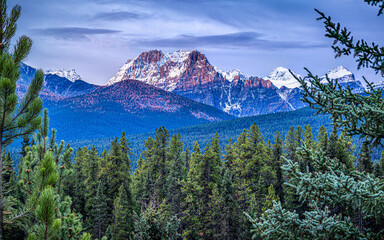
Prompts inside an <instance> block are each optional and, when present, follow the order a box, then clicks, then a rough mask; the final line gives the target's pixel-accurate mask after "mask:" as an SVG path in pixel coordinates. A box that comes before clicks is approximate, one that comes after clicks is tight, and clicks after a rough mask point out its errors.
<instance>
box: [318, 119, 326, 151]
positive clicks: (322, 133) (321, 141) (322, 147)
mask: <svg viewBox="0 0 384 240" xmlns="http://www.w3.org/2000/svg"><path fill="white" fill-rule="evenodd" d="M317 139H318V141H317V148H316V149H317V150H318V151H326V150H327V148H328V133H327V129H326V128H325V127H324V126H323V125H321V126H320V128H319V135H317Z"/></svg>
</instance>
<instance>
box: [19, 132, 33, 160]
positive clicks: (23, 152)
mask: <svg viewBox="0 0 384 240" xmlns="http://www.w3.org/2000/svg"><path fill="white" fill-rule="evenodd" d="M21 144H22V146H21V151H20V155H21V156H22V157H25V155H27V151H26V150H25V148H26V147H28V146H30V145H31V142H30V138H29V136H28V135H24V136H23V141H22V142H21Z"/></svg>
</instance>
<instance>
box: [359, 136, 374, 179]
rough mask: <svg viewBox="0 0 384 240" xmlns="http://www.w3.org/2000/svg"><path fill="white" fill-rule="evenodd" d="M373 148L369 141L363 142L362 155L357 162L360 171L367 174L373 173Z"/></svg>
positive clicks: (360, 154)
mask: <svg viewBox="0 0 384 240" xmlns="http://www.w3.org/2000/svg"><path fill="white" fill-rule="evenodd" d="M371 153H372V150H371V146H370V144H369V142H368V141H367V140H365V141H364V142H363V145H362V146H361V149H360V153H359V159H358V162H357V169H358V170H359V171H364V172H367V173H372V172H373V163H372V158H371Z"/></svg>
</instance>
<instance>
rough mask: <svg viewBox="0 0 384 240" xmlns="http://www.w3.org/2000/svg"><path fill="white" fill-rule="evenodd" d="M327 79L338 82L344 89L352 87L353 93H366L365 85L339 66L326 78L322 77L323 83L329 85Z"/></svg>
mask: <svg viewBox="0 0 384 240" xmlns="http://www.w3.org/2000/svg"><path fill="white" fill-rule="evenodd" d="M327 77H328V78H329V79H331V80H334V81H337V83H338V84H339V85H340V86H341V87H342V88H347V87H350V88H351V89H353V90H352V92H353V93H362V92H364V91H365V88H364V86H363V84H361V82H360V81H358V80H356V79H355V75H354V74H353V73H351V72H350V71H349V70H348V69H346V68H345V67H343V66H337V67H335V68H334V69H332V70H330V71H328V72H327V73H326V75H325V76H322V77H321V79H322V80H321V82H322V83H328V81H327Z"/></svg>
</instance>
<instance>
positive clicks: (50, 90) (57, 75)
mask: <svg viewBox="0 0 384 240" xmlns="http://www.w3.org/2000/svg"><path fill="white" fill-rule="evenodd" d="M36 71H37V69H36V68H33V67H31V66H28V65H26V64H24V63H22V64H21V66H20V80H19V81H18V82H17V93H18V95H19V96H21V95H23V94H25V92H26V91H27V88H28V86H29V84H30V83H31V80H32V78H33V76H34V75H35V73H36ZM66 77H71V78H70V79H68V78H66ZM98 87H99V86H97V85H94V84H90V83H87V82H85V81H83V80H81V78H80V76H79V75H78V74H77V73H76V72H75V70H73V69H71V70H70V71H64V70H60V71H52V70H49V71H46V73H45V79H44V85H43V89H42V90H41V93H40V96H41V98H42V99H49V100H57V99H61V98H66V97H73V96H78V95H82V94H85V93H89V92H91V91H93V90H94V89H96V88H98Z"/></svg>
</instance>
